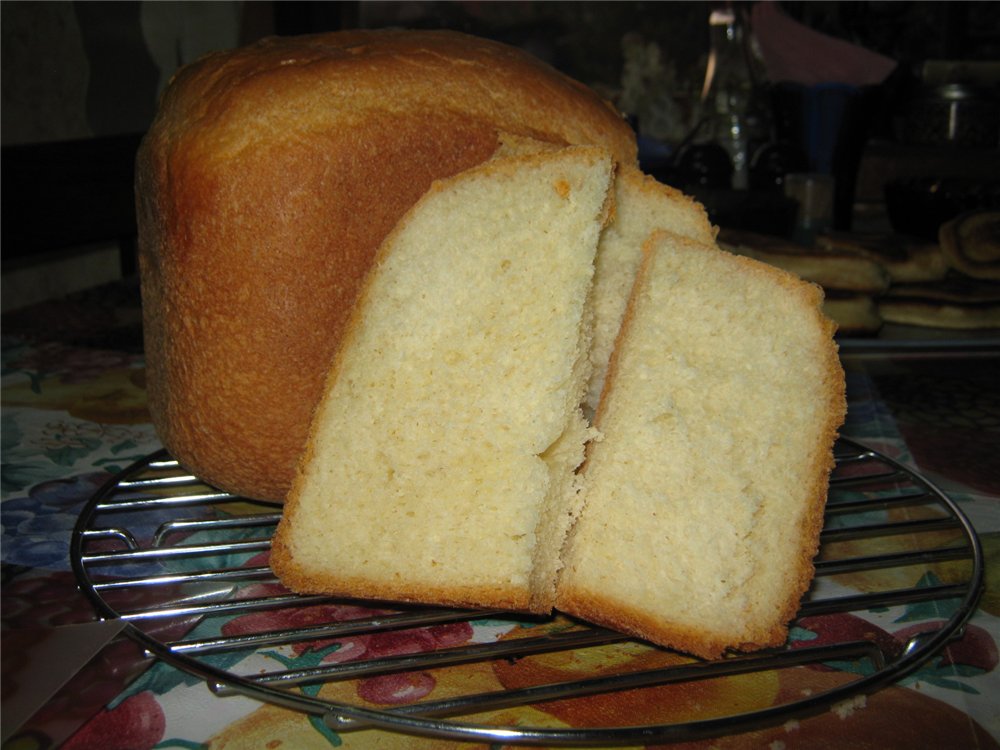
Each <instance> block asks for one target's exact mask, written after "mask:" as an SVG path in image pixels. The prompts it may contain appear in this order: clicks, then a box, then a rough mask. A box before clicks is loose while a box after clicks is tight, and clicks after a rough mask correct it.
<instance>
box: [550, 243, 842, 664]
mask: <svg viewBox="0 0 1000 750" xmlns="http://www.w3.org/2000/svg"><path fill="white" fill-rule="evenodd" d="M643 251H644V258H643V261H642V265H641V267H640V270H639V273H638V275H637V278H636V283H635V287H634V289H633V293H632V296H631V298H630V301H629V307H628V310H627V313H626V317H625V323H624V324H623V326H622V329H621V332H620V334H619V337H618V341H617V345H616V348H615V353H614V356H613V358H612V361H611V365H610V369H609V374H608V383H607V386H606V388H605V392H604V396H603V398H602V400H601V403H600V406H599V409H598V413H597V417H596V425H597V427H598V428H599V430H600V431H601V433H602V436H603V437H602V439H601V440H600V441H595V442H593V443H591V444H590V448H589V452H588V458H587V463H586V468H585V482H584V491H583V494H584V509H583V511H582V512H581V515H580V517H579V520H578V521H577V523H576V525H575V526H574V528H573V530H572V532H571V534H570V536H569V538H568V540H567V545H566V547H565V549H564V551H563V559H564V562H565V567H564V568H563V570H562V572H561V574H560V579H559V587H558V595H557V602H556V606H557V607H559V608H560V609H562V610H563V611H565V612H567V613H570V614H573V615H577V616H580V617H582V618H585V619H587V620H590V621H592V622H597V623H601V624H605V625H608V626H610V627H613V628H617V629H619V630H622V631H624V632H629V633H633V634H636V635H638V636H640V637H643V638H647V639H649V640H652V641H654V642H657V643H659V644H662V645H666V646H670V647H674V648H677V649H680V650H683V651H687V652H690V653H693V654H697V655H700V656H704V657H715V656H718V655H720V654H721V653H722V652H723V651H724V650H725V649H726V648H730V647H732V648H742V649H749V648H759V647H763V646H769V645H778V644H780V643H781V642H783V640H784V638H785V636H786V633H787V631H786V623H787V622H788V621H789V620H790V619H791V618H792V617H793V616H794V614H795V612H796V610H797V608H798V605H799V600H800V598H801V596H802V594H803V592H804V590H805V589H806V587H807V586H808V584H809V581H810V580H811V577H812V572H813V571H812V562H811V560H812V557H813V555H814V554H815V550H816V547H817V544H818V536H819V530H820V527H821V522H822V512H823V506H824V502H825V498H826V488H827V478H828V473H829V470H830V469H831V467H832V444H833V440H834V437H835V432H836V429H837V428H838V427H839V425H840V423H841V420H842V418H843V415H844V410H845V405H844V380H843V372H842V370H841V368H840V364H839V362H838V359H837V352H836V346H835V344H834V343H833V339H832V333H833V324H832V323H831V322H830V321H829V320H828V319H827V318H825V317H824V316H823V315H822V314H821V312H820V304H821V299H822V294H821V291H820V290H819V288H818V287H816V286H813V285H811V284H807V283H805V282H802V281H800V280H799V279H797V278H795V277H793V276H791V275H790V274H787V273H785V272H783V271H780V270H778V269H775V268H772V267H769V266H766V265H764V264H762V263H758V262H756V261H753V260H750V259H747V258H741V257H737V256H734V255H730V254H728V253H725V252H723V251H721V250H719V249H718V248H717V247H716V246H714V245H708V244H705V243H703V242H697V241H694V240H690V239H687V238H684V237H681V236H679V235H677V234H673V233H670V232H657V233H656V234H654V235H653V236H652V237H651V238H650V240H649V241H648V242H647V243H646V245H645V246H644V248H643Z"/></svg>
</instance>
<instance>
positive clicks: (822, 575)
mask: <svg viewBox="0 0 1000 750" xmlns="http://www.w3.org/2000/svg"><path fill="white" fill-rule="evenodd" d="M836 457H837V466H836V469H835V470H834V472H833V474H832V476H831V481H830V495H829V500H828V503H827V509H826V525H825V527H824V530H823V533H822V537H821V549H820V553H819V555H818V557H817V562H816V579H815V582H814V585H813V588H812V589H811V590H810V592H809V593H808V594H807V595H806V597H805V598H804V600H803V602H802V606H801V610H800V612H799V614H798V618H797V620H796V621H795V622H794V623H793V624H792V628H793V630H792V632H793V634H795V633H799V634H802V633H807V634H809V635H811V636H814V637H815V635H816V634H815V631H817V630H822V623H823V618H844V617H851V618H854V619H855V621H858V622H872V623H877V622H883V623H884V622H887V621H892V620H893V618H896V619H899V618H898V615H899V612H900V611H903V610H906V608H910V610H911V611H910V613H909V615H908V616H907V619H908V620H913V619H914V617H915V616H916V618H917V621H918V622H919V621H920V620H923V621H925V625H926V628H920V627H918V628H914V627H913V625H912V623H908V624H909V627H908V628H907V633H909V634H910V635H907V637H906V639H905V640H902V641H894V640H893V639H892V638H891V637H889V638H888V639H886V638H878V637H873V636H871V635H870V633H869V634H868V635H862V636H856V635H855V636H850V637H847V638H835V639H833V640H830V639H828V638H824V637H816V640H815V641H810V640H805V639H803V638H796V637H794V635H793V638H791V639H790V640H789V643H788V644H786V646H784V647H783V648H779V649H773V650H769V651H766V652H760V653H755V654H749V655H745V654H744V655H732V656H729V657H728V658H724V659H720V660H717V661H699V660H695V659H687V658H680V657H677V658H676V659H674V660H672V661H670V662H669V663H662V662H660V663H657V665H656V666H653V667H652V668H650V667H649V666H648V664H649V663H648V662H641V660H640V662H641V663H642V664H645V666H639V667H636V668H626V667H623V668H621V669H620V670H618V671H615V672H614V673H605V672H598V673H594V674H592V675H584V676H582V677H581V676H580V675H574V676H573V678H572V679H566V680H554V681H547V682H542V683H540V684H530V685H524V686H518V687H515V688H506V689H499V690H491V691H486V692H478V693H474V694H463V695H458V696H454V697H449V698H446V699H437V700H429V701H423V702H416V703H411V704H406V705H401V706H393V707H391V708H373V707H372V706H371V705H370V704H368V705H366V704H365V703H364V702H363V701H360V700H359V701H357V702H356V703H347V702H343V701H341V700H330V699H327V698H323V697H322V693H321V692H320V691H317V690H316V689H308V688H310V687H313V688H315V687H316V686H320V685H326V684H330V683H333V682H340V681H345V680H360V679H365V678H370V677H372V676H377V675H389V674H411V673H414V672H419V671H421V670H432V669H433V670H446V669H450V668H454V667H458V666H460V665H467V664H470V663H473V662H479V663H487V664H500V663H503V664H506V665H508V666H510V667H511V668H517V666H518V665H519V664H521V663H523V662H525V661H527V660H531V659H532V658H535V657H538V656H541V657H544V655H547V654H553V653H556V652H570V651H572V652H573V653H580V652H582V651H583V650H586V649H612V650H614V649H624V648H636V647H638V648H640V649H642V648H648V649H649V650H650V651H657V650H656V649H653V647H651V646H650V647H647V646H644V645H640V644H637V643H636V642H635V641H632V640H630V639H629V638H627V637H626V636H623V635H621V634H619V633H615V632H612V631H609V630H605V629H601V628H594V627H590V626H587V625H586V624H585V623H574V622H572V621H568V620H566V619H565V618H561V616H557V617H556V618H552V619H548V620H545V619H534V620H531V621H530V622H529V623H528V624H529V625H530V626H531V627H530V628H528V629H524V628H522V629H521V630H520V631H519V633H520V634H519V636H518V637H514V638H508V637H504V636H503V633H504V632H505V630H506V631H507V632H510V631H513V630H515V629H518V627H519V625H523V624H524V623H523V622H520V623H519V621H517V620H509V621H504V620H503V618H506V617H510V615H509V614H505V613H500V612H478V611H477V612H470V611H461V610H453V609H434V608H425V607H402V606H399V605H391V604H385V605H381V604H373V603H370V602H369V603H359V602H343V601H338V600H335V599H332V598H330V597H323V596H298V595H295V594H293V593H292V592H289V591H287V590H285V589H283V588H282V587H281V585H280V583H278V581H277V580H276V579H275V577H274V575H273V574H272V573H271V570H270V568H269V567H268V566H267V562H266V554H265V553H266V552H267V550H268V549H269V547H270V536H271V534H272V533H273V530H274V527H275V525H276V524H277V522H278V520H279V518H280V507H278V506H275V505H268V504H265V503H259V502H255V501H249V500H246V499H245V498H241V497H238V496H234V495H230V494H227V493H223V492H218V491H216V490H214V489H213V488H211V487H208V486H206V485H205V484H203V483H202V482H200V481H199V480H198V479H197V478H196V477H193V476H190V475H187V474H186V473H185V472H184V471H183V470H182V469H181V468H180V467H179V466H178V465H177V463H176V462H175V461H173V460H172V459H170V457H169V456H167V455H166V454H165V453H162V452H161V453H157V454H154V455H152V456H150V457H149V458H147V459H146V460H144V461H141V462H139V463H137V464H135V465H133V466H132V467H130V468H128V469H127V470H125V471H124V472H122V474H121V475H119V476H117V477H116V478H115V479H114V480H113V481H112V482H110V483H109V484H108V485H106V486H105V487H103V488H102V489H101V490H100V491H99V492H97V493H96V494H95V496H94V497H93V498H92V499H91V500H90V502H89V503H88V504H87V506H86V507H85V509H84V510H83V512H82V514H81V516H80V519H79V521H78V523H77V526H76V529H75V530H74V533H73V539H72V550H71V557H72V561H73V566H74V569H75V572H76V575H77V578H78V582H79V585H80V588H81V589H82V590H83V591H84V592H85V593H86V594H87V595H88V596H89V597H90V599H91V600H92V602H93V605H94V607H95V609H96V610H97V612H98V614H99V616H100V617H101V618H104V619H108V618H121V619H122V620H124V621H125V622H126V623H127V627H126V632H127V633H128V634H129V635H130V637H132V638H133V639H135V640H136V641H138V642H139V643H140V644H141V645H142V646H143V647H144V648H145V649H146V651H147V652H148V654H149V655H150V656H153V657H156V658H159V659H162V660H164V661H166V662H168V663H169V664H171V665H174V666H176V667H177V668H179V669H182V670H185V671H187V672H189V673H191V674H193V675H195V676H197V677H199V678H201V679H204V680H205V681H206V682H207V683H208V685H209V687H210V688H211V689H212V690H213V691H214V692H215V693H217V694H219V695H220V696H224V695H227V694H232V693H239V694H243V695H246V696H250V697H253V698H256V699H258V700H261V701H266V702H270V703H273V704H277V705H281V706H284V707H288V708H293V709H296V710H299V711H303V712H306V713H308V714H312V715H316V716H319V717H321V718H322V720H323V721H324V722H325V723H326V724H327V725H328V726H329V727H331V728H332V729H334V730H336V731H338V732H345V731H351V730H356V729H361V728H366V727H369V728H370V727H379V728H383V729H388V730H393V731H399V732H406V733H413V734H418V735H429V736H436V737H441V738H451V739H459V740H473V741H483V742H494V743H497V742H500V743H507V744H527V745H531V744H545V745H549V746H555V745H561V746H587V745H589V746H595V745H620V744H642V743H649V742H661V743H663V742H672V741H680V740H693V739H699V738H704V737H710V736H718V735H722V734H727V733H732V732H737V731H744V730H748V729H752V728H759V727H763V726H769V725H773V724H776V723H779V722H783V721H787V720H788V719H790V718H795V717H799V716H802V715H807V714H811V713H815V712H819V711H824V710H827V709H829V708H831V707H833V706H835V705H836V704H838V703H840V702H841V701H845V700H849V699H851V698H852V697H855V696H857V695H859V694H864V693H870V692H873V691H875V690H877V689H879V688H881V687H884V686H886V685H888V684H891V683H893V682H896V681H898V680H900V679H901V678H903V677H905V676H906V675H908V674H910V673H912V672H913V671H914V670H916V669H918V668H920V667H921V665H924V664H925V663H927V662H928V660H930V659H932V658H933V657H934V655H935V654H936V653H937V652H938V651H940V650H941V649H942V648H943V647H944V646H945V645H946V644H947V643H948V642H949V640H950V639H952V638H954V637H956V636H957V635H959V634H960V633H961V632H962V629H963V627H964V624H965V622H966V621H967V619H968V618H969V617H970V615H971V614H972V612H973V610H974V608H975V604H976V601H977V599H978V597H979V595H980V592H981V589H982V585H983V561H982V550H981V547H980V544H979V541H978V539H977V537H976V534H975V532H974V530H973V528H972V526H971V525H970V523H969V522H968V520H967V519H966V518H965V516H964V515H963V514H962V512H961V511H960V510H959V508H958V507H957V506H956V505H955V504H954V503H953V502H952V500H950V499H949V498H948V497H947V496H946V495H945V494H944V493H942V492H941V491H940V490H939V489H938V488H937V487H935V486H934V485H933V484H931V483H930V482H929V481H927V480H926V479H925V478H923V477H921V476H919V475H917V474H915V473H914V472H913V471H911V470H909V469H908V468H906V467H905V466H903V465H902V464H900V463H898V462H896V461H894V460H892V459H890V458H889V457H887V456H885V455H882V454H880V453H878V452H876V451H873V450H871V449H868V448H866V447H864V446H862V445H860V444H858V443H855V442H852V441H849V440H841V441H839V442H838V445H837V449H836ZM845 576H848V577H850V581H847V579H845V578H844V577H845ZM857 580H862V581H863V585H862V586H861V587H860V588H859V587H858V586H857V585H856V582H857ZM845 581H847V582H846V583H845ZM900 582H903V584H902V585H900ZM357 605H363V606H364V607H366V608H367V607H380V608H379V609H377V610H372V609H357ZM352 607H354V608H355V609H353V610H352V609H351V608H352ZM338 608H346V609H345V610H344V611H358V612H361V613H362V614H360V615H359V616H357V617H353V618H347V619H345V618H343V617H341V616H340V615H339V614H335V613H336V612H340V611H341V609H338ZM914 608H917V609H916V610H914ZM914 611H916V612H917V615H914ZM921 612H922V613H924V614H923V615H921V614H920V613H921ZM484 621H489V622H490V623H491V624H492V626H491V628H489V631H490V632H491V633H500V637H496V636H495V635H494V636H493V637H490V638H485V639H484V640H482V642H467V643H462V644H460V645H445V646H443V647H440V648H430V649H428V650H421V651H419V652H417V653H403V654H396V655H387V656H386V655H383V656H378V655H376V656H374V657H371V658H361V659H357V660H344V661H340V662H338V663H332V664H331V663H312V664H306V665H300V664H298V663H296V662H295V660H293V659H286V660H275V659H273V658H271V659H270V660H269V661H266V663H270V664H272V665H273V666H274V667H275V668H274V669H265V670H263V671H261V669H260V668H259V664H260V657H263V658H264V659H265V660H267V659H268V657H269V656H273V655H275V654H292V653H293V652H294V649H295V648H296V646H297V645H298V646H299V647H301V646H302V645H303V644H309V645H316V644H326V643H330V642H334V643H335V642H338V641H339V642H341V643H342V642H343V639H350V638H357V637H364V636H371V635H373V634H378V633H406V632H413V631H416V630H419V629H421V628H427V627H429V626H435V625H437V626H440V625H443V624H448V623H452V624H454V623H470V624H475V623H477V622H484ZM498 622H499V623H500V625H498V624H497V623H498ZM504 622H508V623H509V626H507V627H505V626H504V625H503V623H504ZM233 623H239V627H231V626H232V625H233ZM275 623H277V625H275ZM553 623H557V624H558V627H550V626H551V625H553ZM817 623H819V625H817ZM869 630H870V632H877V631H878V630H879V628H877V627H874V628H871V629H869ZM524 633H530V634H528V635H524ZM252 657H254V658H256V661H254V664H255V665H256V666H255V668H253V669H248V668H245V667H244V669H243V670H242V671H241V664H246V663H247V661H248V660H250V659H251V658H252ZM286 662H287V663H288V664H290V666H286V665H285V663H286ZM640 662H636V664H639V663H640ZM817 667H820V668H822V669H824V670H826V671H829V670H836V671H840V672H842V673H844V674H846V675H848V676H849V677H850V678H851V679H845V680H844V681H843V682H842V684H838V685H836V686H834V687H828V686H827V687H823V688H817V689H816V690H814V691H807V692H809V693H810V694H808V695H803V696H800V697H797V698H794V699H791V698H790V699H787V700H785V701H784V702H781V703H778V704H776V705H769V706H766V707H762V708H757V709H754V710H749V711H747V710H736V711H733V712H731V713H725V712H723V713H719V714H717V715H712V716H710V717H707V718H685V719H681V720H679V721H677V722H673V723H657V724H651V725H635V726H606V727H587V728H570V729H567V728H551V727H540V726H539V727H525V726H505V725H492V724H489V723H484V722H483V721H481V720H479V721H476V722H473V721H470V720H469V719H468V718H463V717H469V716H472V715H476V716H477V718H478V717H479V716H481V715H482V714H483V713H484V712H488V711H496V710H498V709H508V708H511V707H517V706H543V707H544V706H545V705H546V704H547V703H548V702H550V701H572V700H579V699H581V698H584V697H593V696H595V695H600V694H605V693H610V692H615V691H636V690H642V689H650V688H656V687H657V686H659V687H662V686H665V685H683V684H691V683H698V682H702V681H711V680H726V679H733V678H736V677H737V676H741V675H753V674H758V675H759V674H764V673H770V672H775V673H780V672H783V671H785V670H815V669H816V668H817ZM803 674H806V675H807V677H806V679H808V674H815V672H805V673H803Z"/></svg>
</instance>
